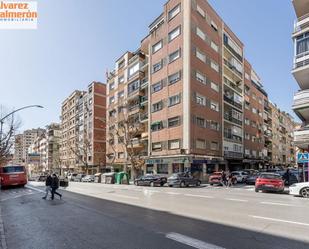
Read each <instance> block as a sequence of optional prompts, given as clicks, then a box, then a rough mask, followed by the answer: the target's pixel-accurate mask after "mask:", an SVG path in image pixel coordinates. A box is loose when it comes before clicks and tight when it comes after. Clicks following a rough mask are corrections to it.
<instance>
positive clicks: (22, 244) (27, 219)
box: [0, 183, 309, 249]
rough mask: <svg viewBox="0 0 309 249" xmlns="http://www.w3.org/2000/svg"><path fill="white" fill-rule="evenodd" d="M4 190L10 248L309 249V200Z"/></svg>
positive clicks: (80, 186)
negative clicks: (55, 195) (51, 195)
mask: <svg viewBox="0 0 309 249" xmlns="http://www.w3.org/2000/svg"><path fill="white" fill-rule="evenodd" d="M40 191H42V187H41V186H40V184H36V185H30V186H29V188H25V189H8V190H2V191H1V192H0V204H1V211H2V219H3V223H4V231H5V239H6V244H7V248H8V249H28V248H35V249H45V248H46V249H51V248H57V249H58V248H59V249H62V248H64V249H65V248H82V249H84V248H87V249H88V248H89V249H92V248H110V249H122V248H125V249H131V248H132V249H133V248H134V249H152V248H154V249H158V248H162V249H174V248H175V249H176V248H177V249H182V248H199V249H223V248H225V249H262V248H263V249H272V248H274V249H302V248H304V249H305V248H306V249H308V248H309V237H308V231H309V215H307V214H308V212H309V210H308V206H309V200H305V199H302V198H297V197H293V196H289V195H276V194H265V193H255V192H254V191H253V188H252V187H241V188H234V189H225V188H221V187H219V188H216V187H204V188H189V189H179V188H150V187H136V186H111V185H102V184H91V183H89V184H88V183H72V184H70V187H69V188H67V190H66V191H64V190H60V191H62V193H63V194H64V198H63V199H62V200H59V199H57V200H54V201H51V200H42V199H41V196H42V195H43V193H41V192H40Z"/></svg>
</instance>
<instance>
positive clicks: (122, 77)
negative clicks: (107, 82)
mask: <svg viewBox="0 0 309 249" xmlns="http://www.w3.org/2000/svg"><path fill="white" fill-rule="evenodd" d="M122 83H124V76H123V75H122V76H120V77H119V79H118V84H122Z"/></svg>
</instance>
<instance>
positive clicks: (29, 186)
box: [25, 185, 45, 193]
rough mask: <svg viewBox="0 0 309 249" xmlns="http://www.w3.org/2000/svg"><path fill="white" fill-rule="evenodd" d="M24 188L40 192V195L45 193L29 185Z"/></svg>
mask: <svg viewBox="0 0 309 249" xmlns="http://www.w3.org/2000/svg"><path fill="white" fill-rule="evenodd" d="M25 187H26V188H29V189H32V190H35V191H38V192H41V193H45V190H42V189H39V188H34V187H31V186H29V185H26V186H25Z"/></svg>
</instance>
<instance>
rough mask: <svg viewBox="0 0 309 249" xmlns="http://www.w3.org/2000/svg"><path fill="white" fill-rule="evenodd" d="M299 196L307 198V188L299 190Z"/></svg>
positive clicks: (308, 192)
mask: <svg viewBox="0 0 309 249" xmlns="http://www.w3.org/2000/svg"><path fill="white" fill-rule="evenodd" d="M300 195H301V196H302V197H304V198H309V188H307V187H306V188H302V189H301V190H300Z"/></svg>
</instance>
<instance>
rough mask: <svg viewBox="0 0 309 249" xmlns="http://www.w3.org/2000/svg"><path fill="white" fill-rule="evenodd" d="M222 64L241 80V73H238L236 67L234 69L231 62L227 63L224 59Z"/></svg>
mask: <svg viewBox="0 0 309 249" xmlns="http://www.w3.org/2000/svg"><path fill="white" fill-rule="evenodd" d="M224 64H225V65H226V66H227V67H228V68H229V69H231V70H232V71H233V72H234V73H235V74H236V75H237V76H238V77H239V78H241V79H242V73H241V72H239V71H238V70H237V69H236V67H235V66H234V65H233V64H232V63H231V62H229V61H228V60H225V59H224Z"/></svg>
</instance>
